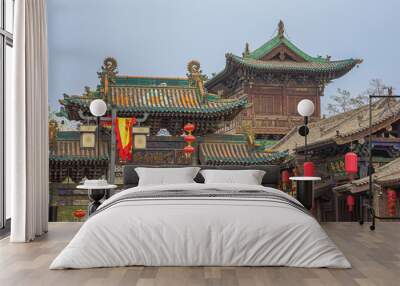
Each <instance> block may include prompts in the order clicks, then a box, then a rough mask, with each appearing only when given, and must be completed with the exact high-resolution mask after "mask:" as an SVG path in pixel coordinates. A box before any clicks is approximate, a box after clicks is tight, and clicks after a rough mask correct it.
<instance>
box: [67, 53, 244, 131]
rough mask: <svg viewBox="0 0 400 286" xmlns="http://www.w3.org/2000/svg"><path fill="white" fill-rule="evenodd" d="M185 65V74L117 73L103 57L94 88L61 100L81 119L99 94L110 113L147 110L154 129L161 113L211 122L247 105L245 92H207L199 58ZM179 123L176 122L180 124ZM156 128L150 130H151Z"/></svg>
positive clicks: (123, 114)
mask: <svg viewBox="0 0 400 286" xmlns="http://www.w3.org/2000/svg"><path fill="white" fill-rule="evenodd" d="M187 69H188V74H187V78H166V77H136V76H120V75H118V70H117V62H116V60H115V59H113V58H106V59H105V60H104V64H103V66H102V68H101V71H100V72H98V76H99V78H100V85H99V86H98V87H97V89H96V90H94V91H91V90H90V89H89V88H88V87H86V88H85V89H86V91H85V93H84V94H83V95H81V96H77V95H75V96H74V95H73V96H70V95H66V94H64V98H63V99H62V100H60V103H61V105H63V106H65V109H66V111H67V113H68V117H69V119H74V120H82V115H83V116H89V115H90V111H89V106H90V103H91V101H92V100H94V99H96V98H102V99H103V100H105V101H106V102H107V104H108V107H109V108H108V109H109V110H108V113H111V107H112V108H115V109H116V111H117V116H119V117H131V116H136V117H137V116H141V115H144V114H147V115H148V116H150V121H149V122H147V123H148V124H150V125H151V126H152V127H153V129H157V128H163V126H162V125H160V124H159V122H157V119H156V118H160V117H163V116H164V117H165V116H181V117H180V118H181V121H183V120H185V121H187V120H190V121H192V122H193V123H195V124H196V123H200V122H199V121H201V122H202V123H207V124H208V126H211V125H212V124H216V123H218V122H219V121H223V120H231V119H233V117H235V116H236V115H237V114H238V113H239V112H240V111H241V110H242V109H243V108H245V107H246V106H247V104H248V101H247V97H246V96H243V97H240V98H235V99H222V98H221V97H220V96H218V95H216V94H211V93H208V92H207V91H206V90H205V88H204V83H203V80H204V75H203V74H202V71H201V70H200V63H199V62H197V61H190V62H189V63H188V66H187ZM184 117H185V118H186V119H183V118H184ZM180 123H181V122H179V124H178V123H177V124H178V125H182V124H180ZM210 123H211V124H210ZM158 125H160V126H158ZM175 125H176V124H175ZM202 125H204V124H202ZM202 125H201V124H197V126H202ZM182 126H183V125H182ZM164 128H165V127H164ZM204 128H205V127H204ZM204 128H203V129H204ZM207 128H209V127H207ZM207 128H206V129H207ZM155 131H157V130H152V133H154V132H155ZM197 131H199V130H197ZM203 131H204V132H207V131H206V130H203ZM204 132H203V133H204ZM174 133H175V132H174Z"/></svg>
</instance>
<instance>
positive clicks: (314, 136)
mask: <svg viewBox="0 0 400 286" xmlns="http://www.w3.org/2000/svg"><path fill="white" fill-rule="evenodd" d="M309 129H310V133H309V135H308V139H307V140H308V148H307V150H308V151H307V154H308V160H309V161H312V162H313V163H314V164H315V165H316V166H315V169H316V173H317V174H316V175H318V176H320V177H322V181H321V182H320V183H318V184H316V186H315V205H316V209H315V211H316V212H317V216H318V218H319V219H320V220H322V221H337V220H358V218H359V214H358V212H357V211H353V212H352V213H349V211H348V209H347V208H346V207H345V204H346V197H345V196H342V191H340V192H339V191H337V192H334V191H333V188H334V187H338V186H341V185H346V184H350V186H353V184H351V182H352V181H353V180H357V179H359V178H363V177H365V176H367V175H368V158H369V148H368V143H369V141H368V138H369V107H368V105H365V106H362V107H360V108H358V109H355V110H352V111H348V112H345V113H341V114H338V115H336V116H332V117H329V118H325V119H321V120H320V121H317V122H313V123H311V124H309ZM372 134H373V135H372V136H373V137H372V159H373V160H372V161H373V168H374V169H376V170H378V168H379V167H381V166H383V165H385V164H387V163H388V162H390V161H392V160H394V159H396V158H398V157H399V156H400V102H399V101H396V100H393V99H381V100H379V101H377V102H375V103H373V105H372ZM272 149H273V150H275V151H288V152H289V153H290V154H291V156H292V157H293V158H294V159H293V161H292V162H291V164H292V167H295V166H302V165H303V162H304V137H302V136H300V135H299V133H298V128H293V129H292V130H291V131H290V132H289V133H288V134H287V135H286V136H285V137H283V138H282V139H281V140H280V141H279V142H278V143H277V144H276V145H275V146H274V147H273V148H272ZM349 151H353V152H355V153H356V154H357V155H358V157H359V172H358V174H357V175H356V176H355V177H348V176H347V175H346V173H345V165H344V155H345V154H346V153H347V152H349ZM296 172H297V174H302V170H301V169H297V170H296ZM357 182H358V181H354V182H353V183H354V184H357ZM363 182H364V181H363ZM345 189H346V188H345ZM338 190H342V189H341V188H340V189H338ZM357 190H360V189H357ZM365 190H366V189H365V188H364V189H363V191H359V192H356V194H355V206H354V210H358V209H359V205H360V204H362V203H363V202H364V201H365V200H367V199H368V194H367V192H365ZM374 195H378V194H374ZM365 215H366V214H365ZM365 217H366V216H365Z"/></svg>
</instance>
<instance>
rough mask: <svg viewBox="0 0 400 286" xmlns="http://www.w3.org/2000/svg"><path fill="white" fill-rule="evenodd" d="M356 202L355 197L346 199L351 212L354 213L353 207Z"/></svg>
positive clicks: (351, 196) (349, 196) (350, 196)
mask: <svg viewBox="0 0 400 286" xmlns="http://www.w3.org/2000/svg"><path fill="white" fill-rule="evenodd" d="M355 203H356V201H355V199H354V196H353V195H348V196H347V198H346V204H347V208H348V210H349V212H353V207H354V205H355Z"/></svg>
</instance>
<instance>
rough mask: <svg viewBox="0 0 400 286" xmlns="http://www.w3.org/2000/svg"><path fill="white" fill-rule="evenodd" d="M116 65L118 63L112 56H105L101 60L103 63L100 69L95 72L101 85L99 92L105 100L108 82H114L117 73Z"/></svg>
mask: <svg viewBox="0 0 400 286" xmlns="http://www.w3.org/2000/svg"><path fill="white" fill-rule="evenodd" d="M117 66H118V64H117V60H116V59H114V58H112V57H107V58H105V59H104V61H103V65H102V66H101V71H99V72H97V75H98V76H99V78H100V83H101V85H102V88H101V90H100V93H101V94H102V95H103V98H104V99H106V100H107V97H108V87H109V83H112V84H115V78H116V76H117V74H118V69H117Z"/></svg>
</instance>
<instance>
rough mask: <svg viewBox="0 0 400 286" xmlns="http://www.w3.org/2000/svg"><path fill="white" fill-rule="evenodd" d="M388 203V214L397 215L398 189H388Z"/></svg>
mask: <svg viewBox="0 0 400 286" xmlns="http://www.w3.org/2000/svg"><path fill="white" fill-rule="evenodd" d="M387 204H388V215H389V216H395V215H396V191H395V190H392V189H388V190H387Z"/></svg>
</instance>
